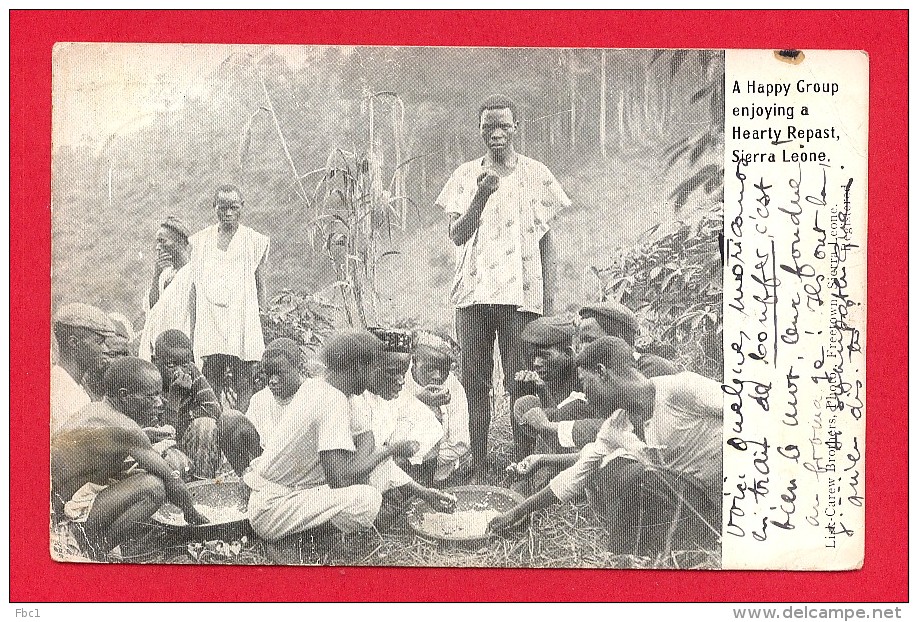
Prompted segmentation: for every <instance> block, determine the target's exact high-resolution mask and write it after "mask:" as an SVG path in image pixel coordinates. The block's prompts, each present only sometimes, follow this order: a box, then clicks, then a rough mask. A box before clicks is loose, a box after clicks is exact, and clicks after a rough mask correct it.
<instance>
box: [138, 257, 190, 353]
mask: <svg viewBox="0 0 918 622" xmlns="http://www.w3.org/2000/svg"><path fill="white" fill-rule="evenodd" d="M192 275H193V273H192V269H191V264H186V265H184V266H182V267H181V268H180V269H179V270H178V272H176V273H175V275H174V276H173V277H172V280H171V281H170V282H169V284H168V285H167V286H166V287H165V288H161V289H160V292H159V300H157V301H156V304H155V305H153V306H152V307H151V308H150V310H149V311H147V319H146V321H145V322H144V325H143V330H142V331H141V333H140V358H142V359H143V360H145V361H149V360H151V358H152V356H153V346H154V345H156V339H157V338H158V337H159V336H160V335H161V334H162V333H163V332H164V331H167V330H170V329H176V330H180V331H182V332H183V333H185V334H186V335H187V336H189V337H191V285H192ZM162 282H163V279H160V283H162Z"/></svg>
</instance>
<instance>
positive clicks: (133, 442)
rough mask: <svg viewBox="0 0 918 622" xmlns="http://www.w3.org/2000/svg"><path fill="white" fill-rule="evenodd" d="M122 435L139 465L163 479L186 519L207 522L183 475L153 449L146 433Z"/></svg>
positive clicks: (194, 523)
mask: <svg viewBox="0 0 918 622" xmlns="http://www.w3.org/2000/svg"><path fill="white" fill-rule="evenodd" d="M121 436H122V438H120V439H117V440H118V441H120V442H122V443H123V444H124V447H125V449H126V450H127V452H128V455H129V456H131V457H132V458H133V459H134V461H135V462H137V466H138V467H140V468H141V469H143V470H144V471H146V472H147V473H149V474H150V475H153V476H155V477H158V478H159V479H161V480H162V482H163V486H164V487H165V489H166V498H168V499H169V500H170V501H172V503H174V504H175V505H177V506H178V507H179V508H181V510H182V512H184V513H185V520H186V521H187V522H188V523H190V524H193V525H200V524H201V523H206V522H207V518H206V517H204V516H202V515H201V514H200V513H199V512H198V511H197V510H196V509H194V500H193V499H192V498H191V494H190V493H189V492H188V489H187V488H186V487H185V483H184V482H183V481H182V478H181V476H179V475H177V474H176V473H175V472H174V471H173V470H172V467H171V466H169V464H168V463H167V462H166V461H165V460H164V459H163V458H162V456H160V455H159V453H157V451H156V450H155V449H153V446H152V445H150V440H149V439H148V438H147V436H146V434H144V433H143V432H133V431H126V432H125V433H124V434H123V435H121Z"/></svg>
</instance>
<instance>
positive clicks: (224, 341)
mask: <svg viewBox="0 0 918 622" xmlns="http://www.w3.org/2000/svg"><path fill="white" fill-rule="evenodd" d="M243 205H244V201H243V199H242V193H241V192H240V190H239V188H237V187H236V186H230V185H224V186H220V187H219V188H217V191H216V193H214V210H216V215H217V224H215V225H212V226H210V227H208V228H207V229H204V230H203V231H199V232H198V233H196V234H194V235H193V236H192V237H191V240H190V241H191V265H192V270H193V278H194V295H193V300H194V325H193V335H192V342H193V343H194V355H195V359H197V360H203V361H204V362H203V365H202V368H201V371H202V373H203V374H204V376H205V378H207V381H208V382H209V383H210V386H211V387H213V389H214V392H215V393H216V394H217V397H218V398H221V397H222V395H223V391H224V384H225V383H224V376H225V373H226V370H227V368H230V371H231V373H232V377H233V384H234V385H235V386H233V387H231V388H232V389H233V390H234V391H235V394H236V403H235V404H231V406H233V407H234V408H236V409H237V410H240V411H242V412H245V410H246V409H247V408H248V406H249V399H250V398H251V397H252V392H253V389H254V366H255V363H256V362H257V361H259V360H261V356H262V354H263V353H264V350H265V342H264V336H263V334H262V331H261V318H260V316H259V307H260V306H261V305H262V304H263V302H264V285H263V283H264V280H263V274H264V269H265V268H264V267H265V263H266V259H267V257H268V249H269V247H270V245H271V240H270V238H268V236H266V235H262V234H260V233H258V232H256V231H254V230H253V229H250V228H249V227H246V226H244V225H240V224H239V221H240V219H241V217H242V208H243Z"/></svg>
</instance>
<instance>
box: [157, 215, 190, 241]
mask: <svg viewBox="0 0 918 622" xmlns="http://www.w3.org/2000/svg"><path fill="white" fill-rule="evenodd" d="M159 226H161V227H166V228H167V229H172V230H173V231H175V232H176V233H178V234H179V235H180V236H182V237H183V238H185V242H187V241H188V238H189V237H191V231H190V230H189V229H188V225H186V224H185V222H184V221H183V220H182V219H181V218H178V217H177V216H167V217H166V219H165V220H164V221H162V222H161V223H159Z"/></svg>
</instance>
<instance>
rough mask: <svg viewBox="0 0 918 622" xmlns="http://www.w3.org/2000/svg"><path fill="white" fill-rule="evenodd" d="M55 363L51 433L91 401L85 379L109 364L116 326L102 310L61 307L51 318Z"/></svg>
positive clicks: (70, 305) (88, 307) (77, 306)
mask: <svg viewBox="0 0 918 622" xmlns="http://www.w3.org/2000/svg"><path fill="white" fill-rule="evenodd" d="M53 325H54V337H55V339H56V340H57V352H58V361H57V364H56V365H52V366H51V433H52V434H54V432H56V431H57V430H59V429H60V428H61V426H63V425H64V423H66V422H67V420H68V419H70V417H71V416H73V414H74V413H75V412H76V411H78V410H79V409H80V408H82V407H83V406H86V405H87V404H89V403H90V402H91V401H92V398H91V396H90V394H89V392H88V391H87V389H86V388H85V384H84V381H85V379H86V378H88V377H91V376H94V375H96V374H99V373H100V371H101V370H102V369H104V367H105V365H106V364H107V363H108V359H107V356H108V353H109V347H108V338H109V337H111V336H112V335H114V334H115V326H114V324H112V321H111V319H110V318H109V317H108V316H107V315H105V313H104V312H103V311H102V310H101V309H97V308H96V307H93V306H91V305H87V304H83V303H80V302H77V303H73V304H69V305H64V306H63V307H61V308H60V309H59V310H58V311H57V313H56V314H55V315H54V320H53Z"/></svg>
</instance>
